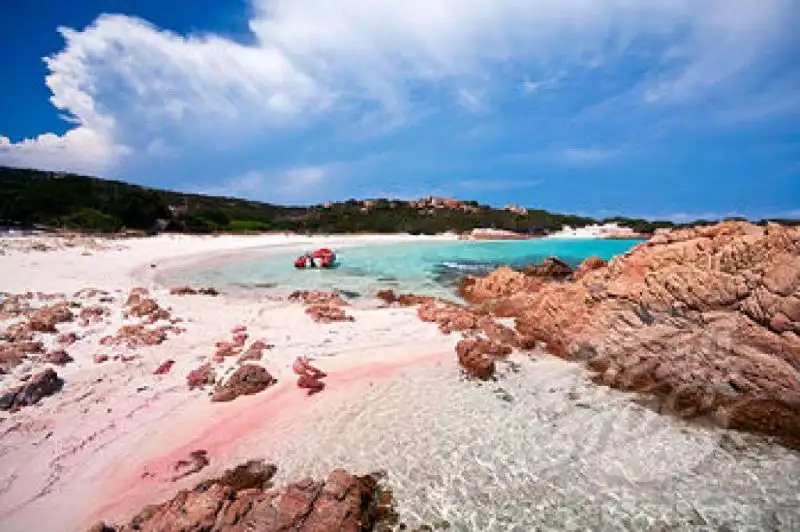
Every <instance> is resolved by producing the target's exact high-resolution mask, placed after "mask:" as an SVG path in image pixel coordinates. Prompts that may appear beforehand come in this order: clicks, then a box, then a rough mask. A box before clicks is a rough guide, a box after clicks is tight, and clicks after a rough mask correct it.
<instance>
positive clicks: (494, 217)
mask: <svg viewBox="0 0 800 532" xmlns="http://www.w3.org/2000/svg"><path fill="white" fill-rule="evenodd" d="M607 221H615V222H618V223H620V224H621V225H624V226H627V227H631V228H633V229H634V230H636V231H640V232H652V231H654V230H655V229H656V228H659V227H673V226H675V224H673V223H671V222H651V221H648V220H640V219H627V218H614V219H611V220H607ZM592 223H598V221H597V220H594V219H592V218H587V217H584V216H570V215H562V214H553V213H550V212H548V211H544V210H526V211H524V212H523V213H520V212H512V211H510V210H507V209H493V208H491V207H489V206H487V205H479V204H478V203H476V202H471V201H458V200H444V201H442V200H441V199H438V198H431V199H428V200H420V201H414V202H406V201H398V200H388V199H375V200H366V201H361V200H355V199H351V200H348V201H345V202H339V203H328V204H325V205H315V206H310V207H286V206H280V205H273V204H269V203H263V202H258V201H249V200H244V199H237V198H224V197H212V196H204V195H200V194H184V193H179V192H171V191H166V190H158V189H152V188H146V187H142V186H138V185H131V184H128V183H122V182H119V181H111V180H106V179H97V178H93V177H85V176H79V175H74V174H66V173H60V172H44V171H38V170H25V169H17V168H7V167H0V225H8V226H27V227H30V226H39V227H51V228H65V229H79V230H83V231H95V232H104V233H108V232H114V231H119V230H122V229H128V230H144V231H164V230H166V231H176V232H189V233H207V232H213V231H231V232H255V231H298V232H315V233H355V232H375V233H396V232H408V233H426V234H433V233H441V232H445V231H459V232H461V231H468V230H471V229H473V228H476V227H492V228H496V229H507V230H513V231H519V232H534V233H541V232H547V231H553V230H558V229H560V228H561V227H562V226H564V225H570V226H573V227H574V226H582V225H587V224H592Z"/></svg>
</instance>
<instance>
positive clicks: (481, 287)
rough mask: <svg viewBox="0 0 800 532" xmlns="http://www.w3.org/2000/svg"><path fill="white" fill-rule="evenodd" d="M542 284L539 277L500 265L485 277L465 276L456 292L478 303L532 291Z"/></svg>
mask: <svg viewBox="0 0 800 532" xmlns="http://www.w3.org/2000/svg"><path fill="white" fill-rule="evenodd" d="M542 284H543V282H542V281H541V280H539V279H533V278H531V276H528V275H525V274H524V273H522V272H518V271H516V270H514V269H512V268H510V267H508V266H502V267H500V268H498V269H497V270H495V271H493V272H492V273H490V274H489V275H487V276H485V277H472V276H467V277H465V278H464V279H462V280H461V282H460V284H459V287H458V293H459V295H460V296H461V297H463V298H464V299H466V300H467V301H469V302H471V303H480V302H484V301H487V300H491V299H498V298H511V297H513V296H514V295H515V294H521V293H527V292H532V291H534V290H536V289H538V288H539V287H541V286H542Z"/></svg>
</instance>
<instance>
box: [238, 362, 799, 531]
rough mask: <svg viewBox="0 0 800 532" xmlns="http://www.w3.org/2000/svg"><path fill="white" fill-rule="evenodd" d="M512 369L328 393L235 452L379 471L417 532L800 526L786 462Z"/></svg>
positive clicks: (402, 379) (759, 447) (553, 369)
mask: <svg viewBox="0 0 800 532" xmlns="http://www.w3.org/2000/svg"><path fill="white" fill-rule="evenodd" d="M518 369H519V371H516V372H514V371H511V370H509V369H506V370H505V371H506V373H505V375H504V376H503V377H502V378H501V380H500V381H499V382H497V383H488V384H483V385H478V384H476V383H474V382H468V381H464V380H462V379H461V378H460V377H459V374H458V370H457V368H456V365H455V362H454V361H448V362H446V363H442V364H441V365H439V366H428V367H419V368H416V369H413V370H410V371H407V372H405V373H403V374H400V375H396V376H393V377H389V378H388V379H385V380H380V381H376V382H374V383H364V384H363V385H362V384H358V385H353V386H355V387H356V389H355V390H350V391H348V392H343V393H341V394H340V395H337V392H336V390H329V391H326V392H324V394H321V395H320V396H318V398H317V399H318V400H316V401H315V400H310V401H309V406H308V408H306V409H305V410H304V411H303V412H302V413H300V414H298V415H293V416H292V418H291V419H287V420H285V421H284V422H281V423H278V424H277V426H272V427H271V428H270V432H269V435H268V436H267V437H266V438H264V437H262V438H260V439H259V440H258V441H254V442H252V444H248V445H247V446H246V447H247V452H248V453H250V455H248V456H247V457H252V456H263V457H266V458H268V459H270V460H273V461H274V462H275V463H277V464H279V467H280V471H279V474H280V475H281V476H282V478H284V479H291V478H297V477H302V476H305V475H309V474H310V475H313V476H317V477H319V476H324V475H325V474H327V472H328V471H330V470H331V469H332V468H335V467H345V468H348V469H349V470H351V471H353V472H357V473H367V472H371V471H375V470H385V471H386V473H387V482H388V484H389V485H390V487H391V488H392V489H393V490H394V492H395V496H396V500H397V503H398V506H399V511H400V513H401V518H402V519H403V520H404V521H405V522H406V523H409V524H411V525H417V526H418V525H420V524H423V523H428V524H430V525H434V526H435V525H436V524H437V523H438V524H439V526H440V527H441V526H443V525H445V523H447V524H449V529H450V530H470V531H478V530H480V531H506V530H519V531H527V530H686V529H692V530H797V529H798V528H797V527H800V455H798V453H795V452H793V451H790V450H788V449H785V448H782V447H780V446H778V445H776V444H772V443H770V442H769V441H767V440H765V439H762V438H758V437H755V436H751V435H744V434H740V433H736V432H731V431H724V430H720V429H711V428H704V427H701V426H698V425H693V424H689V423H686V422H682V421H680V420H677V419H673V418H671V417H668V416H663V415H659V414H656V413H655V412H653V411H650V410H648V409H646V408H644V407H641V406H639V405H637V404H636V403H634V402H632V401H631V399H632V396H631V395H630V394H623V393H621V392H617V391H614V390H609V389H606V388H600V387H597V386H594V385H592V384H590V383H587V381H586V378H585V376H586V374H585V372H584V371H583V370H581V369H580V368H579V367H577V366H575V365H572V364H569V363H566V362H563V361H561V360H557V359H551V358H542V359H539V360H537V361H528V360H525V359H523V360H520V366H519V368H518ZM262 453H264V454H262ZM242 458H245V456H243V457H242Z"/></svg>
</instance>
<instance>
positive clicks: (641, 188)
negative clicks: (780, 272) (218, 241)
mask: <svg viewBox="0 0 800 532" xmlns="http://www.w3.org/2000/svg"><path fill="white" fill-rule="evenodd" d="M32 4H35V6H33V5H32ZM796 20H800V2H798V1H796V0H758V1H756V0H752V1H751V0H742V1H740V2H730V1H728V0H649V1H631V0H404V1H402V2H400V1H396V0H395V1H381V0H337V1H336V2H331V1H328V0H235V1H234V0H232V1H227V2H224V1H217V0H193V1H188V0H176V1H173V2H170V3H164V2H157V1H155V0H137V1H136V2H130V1H122V0H84V1H81V2H76V3H71V4H69V5H68V4H65V3H64V2H55V1H50V0H40V1H38V2H13V3H12V5H9V6H7V7H5V8H4V10H3V17H0V45H2V48H0V49H2V53H1V54H0V67H2V71H3V72H4V73H5V75H4V76H3V77H4V83H3V84H2V89H1V90H2V92H0V95H1V96H2V97H0V164H7V165H13V166H26V167H38V168H50V169H64V170H70V171H76V172H82V173H88V174H93V175H99V176H102V177H109V178H117V179H123V180H127V181H132V182H136V183H141V184H146V185H151V186H159V187H165V188H172V189H179V190H185V191H201V192H208V193H215V194H225V195H234V196H241V197H248V198H253V199H260V200H267V201H274V202H281V203H301V204H302V203H316V202H320V201H324V200H327V199H334V200H335V199H345V198H349V197H374V196H389V197H400V198H412V197H419V196H423V195H429V194H439V195H452V196H457V197H460V198H469V199H477V200H480V201H483V202H487V203H492V204H495V205H503V204H506V203H518V204H521V205H525V206H529V207H539V208H547V209H551V210H557V211H562V212H575V213H582V214H589V215H593V216H598V217H605V216H613V215H617V214H626V215H632V216H645V217H651V218H655V217H659V218H663V217H668V218H672V219H676V220H686V219H693V218H696V217H725V216H733V215H744V216H749V217H753V218H760V217H765V216H783V217H800V34H798V32H797V31H793V30H795V29H796V28H793V27H792V26H793V24H795V22H794V21H796Z"/></svg>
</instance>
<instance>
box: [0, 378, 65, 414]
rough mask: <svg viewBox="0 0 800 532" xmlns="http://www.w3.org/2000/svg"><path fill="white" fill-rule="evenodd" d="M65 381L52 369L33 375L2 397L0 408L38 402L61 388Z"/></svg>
mask: <svg viewBox="0 0 800 532" xmlns="http://www.w3.org/2000/svg"><path fill="white" fill-rule="evenodd" d="M63 385H64V381H63V380H61V378H60V377H59V376H58V374H57V373H56V372H55V371H53V370H52V369H46V370H44V371H43V372H41V373H39V374H37V375H35V376H34V377H32V378H31V379H30V380H29V381H28V382H26V383H25V384H24V385H23V386H18V387H16V388H12V389H11V390H9V391H8V392H6V393H5V394H3V395H2V396H1V397H0V410H18V409H20V408H22V407H24V406H31V405H35V404H36V403H38V402H39V401H40V400H41V399H42V398H43V397H47V396H48V395H53V394H54V393H56V392H57V391H59V390H60V389H61V387H62V386H63Z"/></svg>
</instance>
